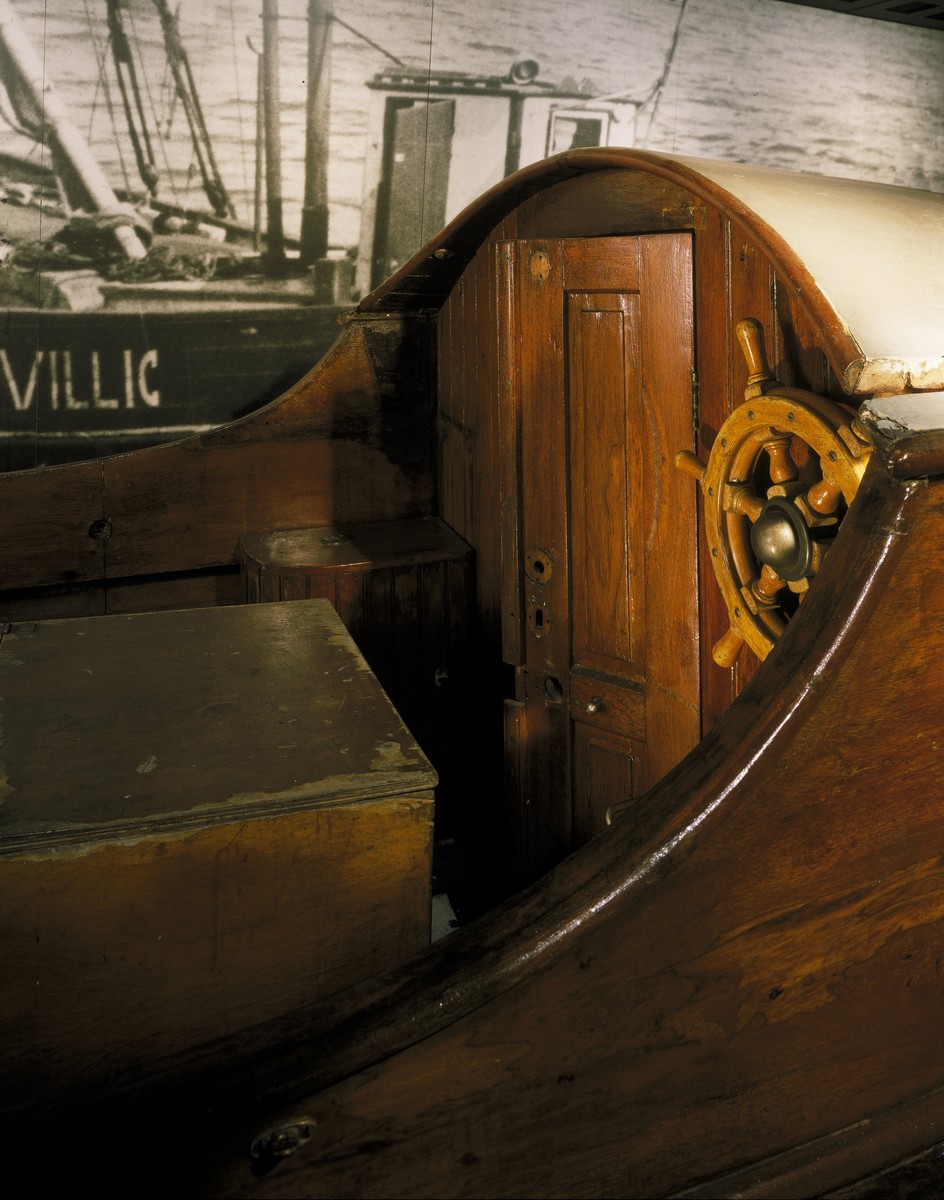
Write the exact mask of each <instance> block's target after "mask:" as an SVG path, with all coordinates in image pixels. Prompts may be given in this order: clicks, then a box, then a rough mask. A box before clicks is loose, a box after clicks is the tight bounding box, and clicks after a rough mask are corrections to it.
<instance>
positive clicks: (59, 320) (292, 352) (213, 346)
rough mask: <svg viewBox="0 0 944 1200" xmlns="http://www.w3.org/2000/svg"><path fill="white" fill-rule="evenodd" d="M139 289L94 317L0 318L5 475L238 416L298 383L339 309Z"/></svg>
mask: <svg viewBox="0 0 944 1200" xmlns="http://www.w3.org/2000/svg"><path fill="white" fill-rule="evenodd" d="M129 290H130V289H129ZM138 290H139V296H138V298H129V299H116V300H114V301H113V302H112V303H111V304H110V305H109V307H108V308H103V309H101V310H100V311H97V312H59V311H54V310H45V309H33V310H24V309H10V310H8V311H6V312H4V313H3V314H2V315H0V429H2V433H0V470H4V471H11V470H20V469H24V468H30V467H35V466H42V465H52V464H56V463H64V462H74V461H76V460H80V459H86V458H97V457H100V456H101V455H103V454H115V453H122V452H125V451H128V450H135V449H138V448H139V447H142V446H147V445H151V444H153V443H155V442H161V441H165V442H166V441H173V440H177V439H179V438H182V437H188V436H191V435H193V434H195V433H203V432H205V431H206V430H208V429H211V428H214V427H215V426H217V425H221V424H225V423H227V422H229V421H233V420H235V419H237V418H238V417H241V416H245V415H246V414H247V413H248V412H251V411H253V410H254V409H256V408H259V407H261V406H262V405H264V404H266V403H268V402H269V401H270V400H274V399H275V398H276V397H277V396H279V395H281V394H282V392H284V391H287V390H288V388H289V387H291V386H292V385H293V384H295V383H297V382H298V380H299V379H301V378H302V376H303V375H305V374H306V372H307V371H308V370H309V369H310V368H311V366H312V365H313V364H314V363H316V362H317V361H318V360H319V359H320V358H321V356H322V355H323V354H324V353H325V351H326V350H327V349H328V348H329V347H330V346H331V344H332V343H333V342H334V340H335V338H336V337H337V333H338V316H339V314H340V312H341V310H340V309H339V308H337V307H333V306H329V305H321V306H316V305H314V304H303V303H298V304H294V303H292V304H290V303H286V302H285V301H284V300H280V299H278V298H277V290H276V289H272V291H271V295H270V296H269V297H266V296H265V295H264V294H263V296H262V298H261V299H255V298H253V297H252V296H251V295H249V294H247V296H246V298H245V299H241V300H240V299H229V300H226V299H223V300H216V299H214V298H213V296H212V292H211V293H210V294H209V295H206V296H201V294H200V291H199V290H191V291H190V292H189V294H187V293H186V292H184V293H183V294H181V291H180V289H179V287H178V288H177V289H176V290H174V289H171V288H166V289H164V290H165V293H166V294H165V295H164V296H163V297H162V296H161V295H160V289H159V288H156V287H155V288H151V289H143V290H144V293H145V294H144V296H143V297H142V296H141V295H140V291H141V289H138ZM148 291H150V293H151V294H150V295H148V294H147V293H148ZM155 292H156V293H157V294H156V295H155V294H154V293H155Z"/></svg>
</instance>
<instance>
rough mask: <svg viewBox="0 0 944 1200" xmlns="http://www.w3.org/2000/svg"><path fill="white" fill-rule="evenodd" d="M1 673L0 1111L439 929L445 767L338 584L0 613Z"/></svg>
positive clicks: (391, 953) (296, 995)
mask: <svg viewBox="0 0 944 1200" xmlns="http://www.w3.org/2000/svg"><path fill="white" fill-rule="evenodd" d="M0 697H2V699H0V733H2V738H0V745H2V753H0V757H2V759H3V764H4V765H3V768H2V769H0V799H2V801H3V803H2V806H0V912H2V917H0V962H2V966H0V1054H2V1057H3V1061H4V1064H5V1071H4V1077H5V1078H6V1079H8V1080H15V1081H16V1089H17V1092H16V1095H12V1094H7V1091H8V1089H7V1088H6V1087H5V1086H4V1085H2V1084H0V1110H2V1109H5V1108H7V1107H17V1108H22V1107H28V1106H29V1104H30V1103H31V1102H32V1103H36V1102H39V1101H40V1100H41V1098H42V1096H43V1095H44V1094H45V1093H47V1092H53V1091H54V1090H55V1091H58V1092H61V1091H62V1090H63V1089H66V1090H68V1088H70V1087H72V1086H78V1085H80V1084H81V1083H82V1082H83V1081H89V1080H94V1079H96V1078H99V1079H100V1078H102V1077H107V1076H108V1075H109V1074H110V1073H113V1072H116V1071H120V1070H124V1069H133V1068H134V1067H135V1066H136V1065H137V1064H139V1063H144V1062H146V1061H149V1060H153V1059H154V1058H155V1057H160V1056H161V1055H162V1054H165V1053H172V1052H174V1051H175V1050H180V1049H181V1048H182V1047H185V1046H188V1045H190V1044H194V1043H198V1042H201V1041H205V1040H208V1039H211V1038H214V1037H217V1036H220V1035H225V1034H227V1033H231V1032H233V1031H235V1030H239V1029H244V1028H247V1027H249V1026H251V1025H253V1024H255V1023H257V1022H260V1021H263V1020H266V1019H268V1018H271V1017H274V1016H277V1015H278V1014H280V1013H281V1012H283V1011H286V1010H288V1009H290V1008H291V1007H292V1006H297V1005H298V1004H301V1003H305V1002H308V1001H312V1000H316V999H318V998H319V997H321V996H324V995H327V994H329V993H331V992H334V991H336V990H338V989H339V988H342V987H344V986H346V985H348V984H352V983H354V982H357V981H360V980H362V979H364V978H365V977H367V976H369V975H372V974H373V973H375V972H378V971H381V970H384V969H386V968H389V967H391V966H393V965H394V964H395V963H397V962H399V961H400V960H402V959H404V958H406V957H407V956H409V955H410V954H411V953H413V952H414V951H416V950H418V949H419V948H421V947H422V946H424V945H426V944H428V939H429V922H430V874H431V849H432V821H433V788H434V785H435V782H436V777H435V774H434V772H433V770H432V768H431V767H430V765H429V763H428V761H427V760H426V758H425V757H424V755H423V754H422V752H421V751H420V750H419V748H418V747H417V745H416V743H415V742H414V741H413V738H412V737H411V735H410V734H409V733H408V732H407V730H406V728H405V726H404V725H403V723H402V721H401V719H400V717H399V715H398V714H397V712H396V711H395V710H394V708H393V706H392V705H391V703H390V701H389V699H388V698H387V697H386V696H385V695H384V693H383V691H382V689H381V688H380V687H379V685H378V684H377V681H376V679H375V677H374V676H373V674H372V673H371V671H370V670H369V668H368V667H367V665H366V663H365V662H364V659H363V658H362V656H361V655H360V653H359V652H358V650H357V649H356V647H355V646H354V644H353V642H352V640H351V638H350V636H349V635H348V633H347V632H346V630H345V629H344V626H343V624H342V623H341V621H340V620H339V618H338V617H337V615H336V613H335V612H334V611H333V609H332V608H331V606H330V605H329V604H328V603H327V602H326V601H324V600H314V601H310V602H307V603H303V604H292V605H281V604H274V605H271V604H266V605H251V606H242V607H230V608H217V609H200V610H178V611H171V612H162V613H152V614H144V615H137V616H121V617H115V616H109V617H91V618H80V619H76V620H70V621H50V622H44V623H40V624H36V625H28V624H21V625H13V626H9V625H8V626H6V627H0ZM24 1086H25V1087H26V1088H27V1090H28V1091H29V1092H30V1094H29V1095H24Z"/></svg>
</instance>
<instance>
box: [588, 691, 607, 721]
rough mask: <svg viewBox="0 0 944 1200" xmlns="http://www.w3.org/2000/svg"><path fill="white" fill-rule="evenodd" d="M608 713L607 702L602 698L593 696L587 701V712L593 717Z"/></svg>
mask: <svg viewBox="0 0 944 1200" xmlns="http://www.w3.org/2000/svg"><path fill="white" fill-rule="evenodd" d="M605 711H606V701H605V700H604V699H603V697H602V696H591V697H590V699H589V700H588V701H587V712H588V713H589V714H590V716H591V717H593V716H596V714H597V713H601V712H605Z"/></svg>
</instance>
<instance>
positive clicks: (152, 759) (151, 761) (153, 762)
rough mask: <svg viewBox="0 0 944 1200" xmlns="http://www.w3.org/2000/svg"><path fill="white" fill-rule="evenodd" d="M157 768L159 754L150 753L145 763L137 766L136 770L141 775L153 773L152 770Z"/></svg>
mask: <svg viewBox="0 0 944 1200" xmlns="http://www.w3.org/2000/svg"><path fill="white" fill-rule="evenodd" d="M156 768H157V756H156V755H154V754H149V755H148V757H147V758H146V759H145V760H144V762H143V763H141V765H140V766H138V767H135V770H136V771H137V773H138V774H139V775H149V774H150V773H151V771H154V770H156Z"/></svg>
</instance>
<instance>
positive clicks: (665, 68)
mask: <svg viewBox="0 0 944 1200" xmlns="http://www.w3.org/2000/svg"><path fill="white" fill-rule="evenodd" d="M687 7H688V0H682V3H681V6H680V7H679V14H678V17H677V19H676V21H675V29H674V31H673V33H672V41H671V43H670V45H669V49H668V53H667V54H666V56H665V62H664V63H663V64H662V74H661V75H660V76H659V78H658V79H657V80H656V81H655V83H654V84H653V85H652V90H651V91H650V92H649V95H648V96H647V97H646V98H645V100H643V102H642V104H641V105H640V106H639V107H640V111H642V109H643V108H645V106H646V105H647V104H648V103H649V102H650V101H652V108H651V109H650V110H649V123H648V124H647V125H646V132H645V135H644V136H643V137H642V138H641V139H640V142H639V144H640V146H647V145H648V144H649V134H650V133H651V131H652V126H653V124H654V122H655V119H656V113H657V112H658V111H659V102H660V101H661V99H662V92H663V90H664V89H665V85H666V82H667V80H668V78H669V71H671V69H672V62H673V60H674V58H675V52H676V50H677V49H678V44H679V40H680V39H681V35H682V21H683V20H684V18H685V10H686V8H687ZM672 148H673V150H674V149H675V146H674V144H673V147H672Z"/></svg>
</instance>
